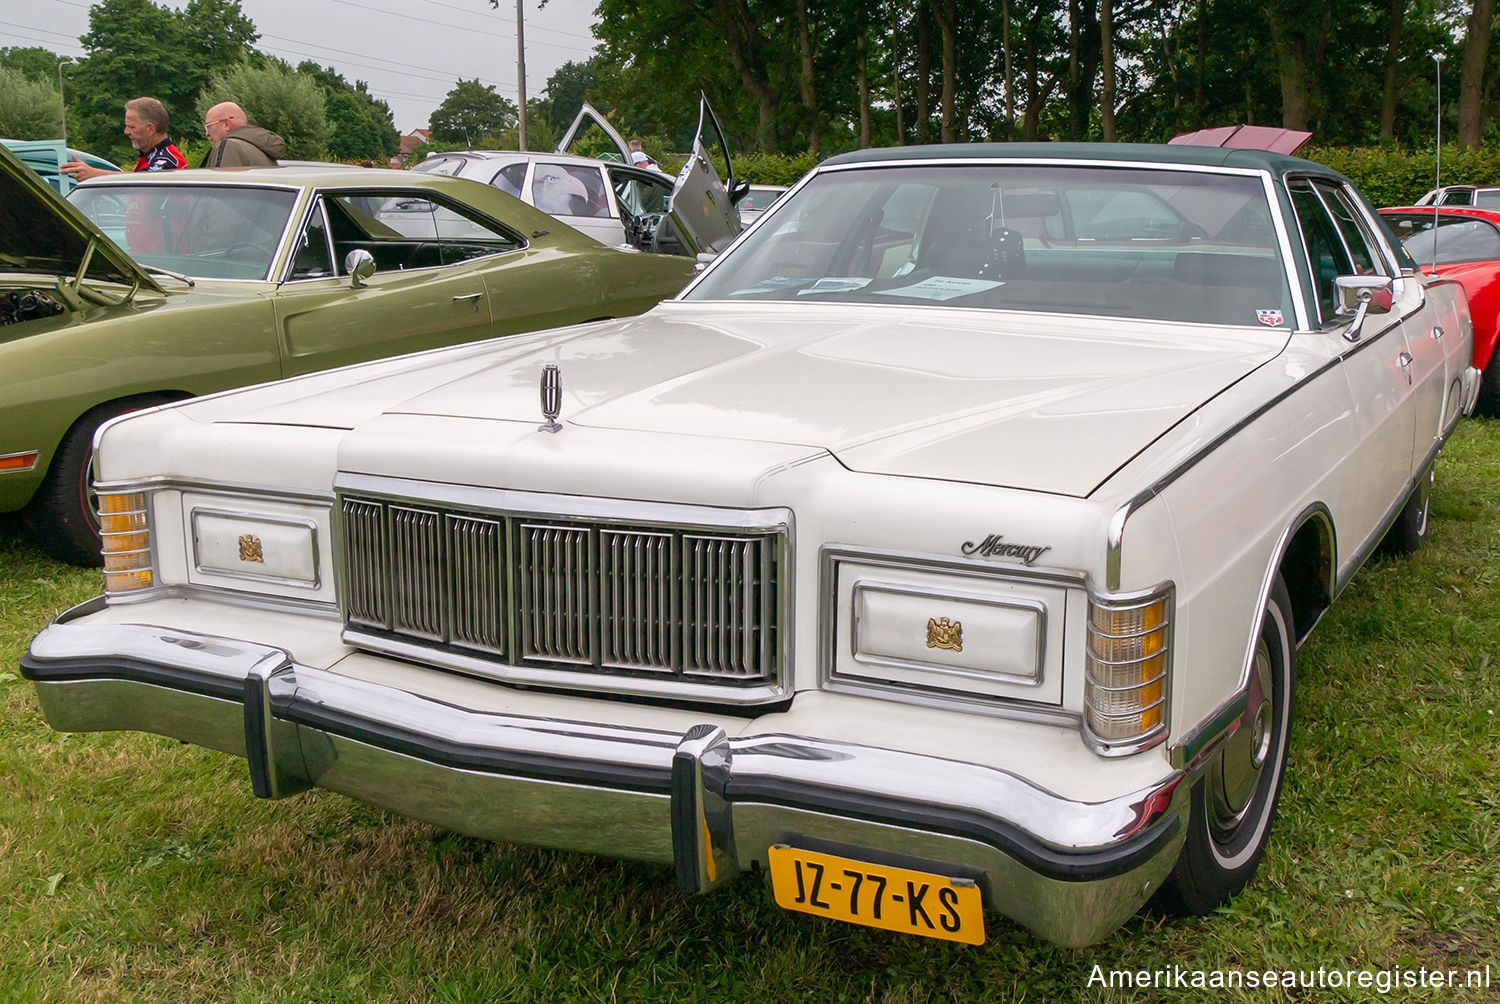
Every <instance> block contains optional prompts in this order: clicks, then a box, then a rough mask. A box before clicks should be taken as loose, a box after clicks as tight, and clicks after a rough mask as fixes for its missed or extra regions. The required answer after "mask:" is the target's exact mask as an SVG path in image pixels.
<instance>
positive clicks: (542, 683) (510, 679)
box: [343, 627, 789, 707]
mask: <svg viewBox="0 0 1500 1004" xmlns="http://www.w3.org/2000/svg"><path fill="white" fill-rule="evenodd" d="M343 638H344V641H345V642H346V643H348V644H350V645H353V646H355V647H357V648H362V649H366V650H368V651H372V652H377V653H380V654H384V655H390V656H394V657H396V658H398V659H406V660H408V661H410V662H416V663H421V664H422V665H425V666H435V667H438V668H440V669H450V670H454V671H456V672H460V673H464V674H467V675H470V676H477V677H481V678H483V679H486V680H495V681H498V682H500V683H509V684H515V685H519V686H526V687H531V688H533V689H543V690H586V691H589V692H592V693H605V694H626V695H630V696H633V697H652V698H656V699H658V700H667V701H677V702H682V703H686V704H712V705H722V706H732V707H751V706H754V705H760V704H770V703H774V702H776V701H781V700H784V699H785V698H786V697H787V696H788V693H789V691H788V688H787V686H786V683H785V682H784V681H782V680H777V681H774V682H772V683H769V684H763V685H760V686H754V687H727V686H722V685H715V684H713V683H712V682H708V681H707V679H706V678H704V677H701V676H685V677H683V678H681V679H677V678H668V677H665V676H663V675H652V676H651V677H650V678H642V677H630V676H619V675H611V674H608V673H600V672H576V673H575V672H568V671H567V670H561V669H539V668H535V667H531V666H525V665H520V664H518V663H516V662H512V661H505V662H497V661H495V660H493V659H484V658H480V657H479V656H470V655H465V654H464V653H463V652H462V651H460V650H458V649H457V647H456V646H451V647H445V646H443V645H442V644H441V643H439V642H434V643H433V644H432V645H431V646H428V645H422V644H419V643H417V642H412V641H405V640H403V639H400V638H392V637H390V636H389V635H385V634H376V633H374V632H370V631H362V630H360V629H358V628H355V627H346V628H345V629H344V632H343Z"/></svg>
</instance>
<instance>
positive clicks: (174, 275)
mask: <svg viewBox="0 0 1500 1004" xmlns="http://www.w3.org/2000/svg"><path fill="white" fill-rule="evenodd" d="M137 264H139V265H140V266H141V268H143V269H145V270H146V271H147V272H151V273H153V274H155V275H164V276H166V277H167V278H169V279H176V280H178V281H179V282H185V283H187V284H188V286H189V287H192V286H196V285H198V283H197V282H196V281H194V279H193V277H192V276H190V275H183V274H182V273H181V272H173V271H172V270H171V269H169V268H158V267H157V266H155V265H147V264H146V263H145V262H138V263H137Z"/></svg>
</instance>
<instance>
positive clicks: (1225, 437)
mask: <svg viewBox="0 0 1500 1004" xmlns="http://www.w3.org/2000/svg"><path fill="white" fill-rule="evenodd" d="M1402 320H1404V318H1401V319H1398V320H1397V321H1396V322H1394V323H1393V324H1392V325H1391V326H1389V327H1387V328H1385V329H1383V330H1381V331H1380V332H1378V333H1377V334H1375V335H1372V336H1370V337H1369V338H1361V339H1360V340H1359V341H1358V342H1355V343H1353V344H1352V345H1350V346H1348V348H1347V349H1345V350H1344V351H1343V352H1341V353H1340V354H1339V355H1337V356H1335V357H1333V358H1332V359H1329V360H1327V361H1326V362H1324V363H1323V365H1321V366H1319V367H1318V368H1317V369H1315V370H1313V371H1312V372H1311V373H1308V374H1306V375H1305V376H1303V377H1302V378H1300V379H1299V380H1297V381H1296V382H1295V383H1293V384H1291V385H1289V386H1287V387H1286V388H1284V389H1283V390H1282V391H1280V392H1279V393H1277V394H1276V395H1275V396H1273V397H1271V398H1268V399H1267V400H1266V401H1265V402H1264V403H1262V404H1261V405H1260V406H1259V407H1258V408H1256V409H1255V410H1254V411H1252V412H1250V413H1249V414H1248V415H1245V416H1244V417H1242V418H1240V419H1239V420H1238V421H1236V422H1235V423H1233V424H1232V425H1230V426H1229V427H1228V428H1226V429H1225V430H1224V431H1223V432H1221V433H1219V434H1218V435H1217V436H1215V437H1214V438H1213V439H1211V440H1209V441H1208V442H1207V443H1205V444H1203V445H1202V446H1201V447H1199V448H1198V449H1197V450H1195V451H1194V452H1193V453H1192V454H1191V455H1189V456H1187V457H1184V458H1183V459H1182V460H1181V461H1179V462H1178V464H1177V466H1175V467H1173V468H1172V469H1171V470H1169V471H1167V472H1166V473H1164V474H1162V475H1161V476H1160V477H1158V478H1157V479H1156V480H1155V481H1153V482H1152V483H1151V485H1150V486H1149V487H1147V488H1145V489H1143V490H1142V491H1140V492H1137V493H1136V494H1135V495H1134V496H1132V497H1131V498H1130V499H1128V500H1127V501H1125V502H1123V503H1121V504H1120V506H1119V507H1118V508H1116V509H1115V511H1114V513H1113V515H1111V516H1110V520H1109V529H1108V530H1107V532H1106V540H1105V573H1104V582H1105V586H1106V587H1107V588H1109V589H1118V588H1119V586H1120V551H1121V549H1122V548H1123V547H1124V543H1125V523H1126V522H1127V521H1128V520H1129V519H1130V517H1131V516H1133V515H1135V513H1136V512H1137V511H1138V510H1140V509H1141V508H1142V507H1143V506H1144V505H1145V504H1146V503H1147V502H1150V501H1151V500H1152V499H1153V498H1155V497H1156V496H1157V495H1159V494H1161V492H1162V490H1163V489H1165V488H1166V487H1167V486H1168V485H1170V484H1171V483H1172V482H1174V481H1176V480H1177V479H1178V478H1180V477H1182V476H1183V475H1184V474H1186V473H1187V472H1188V471H1190V470H1192V469H1193V468H1194V467H1196V466H1197V465H1198V464H1199V463H1200V462H1202V461H1203V459H1204V458H1205V457H1207V456H1208V455H1209V454H1210V453H1212V452H1213V451H1215V450H1217V449H1218V448H1219V447H1220V446H1223V445H1224V444H1225V443H1226V442H1228V441H1229V440H1231V439H1233V438H1234V437H1235V436H1237V435H1239V434H1240V433H1241V432H1243V431H1244V430H1245V429H1246V428H1248V427H1249V426H1250V425H1251V424H1253V423H1254V422H1256V421H1257V420H1259V419H1260V418H1261V417H1262V416H1263V415H1265V414H1266V413H1267V412H1268V411H1270V410H1271V409H1272V408H1274V407H1275V406H1276V405H1278V404H1280V403H1281V402H1282V401H1285V400H1286V399H1287V398H1289V397H1291V396H1292V395H1293V394H1296V393H1297V392H1299V391H1301V390H1303V389H1305V388H1306V387H1307V386H1308V385H1309V384H1311V383H1312V382H1313V381H1314V380H1317V379H1318V378H1319V377H1321V376H1323V375H1324V374H1325V373H1328V372H1329V371H1330V370H1333V369H1336V368H1337V367H1338V366H1340V365H1342V364H1343V362H1344V360H1345V359H1347V358H1349V357H1350V356H1352V355H1354V354H1355V353H1357V352H1362V351H1364V350H1365V349H1366V348H1367V347H1369V346H1372V345H1375V344H1376V343H1377V342H1378V341H1379V340H1380V339H1381V338H1384V337H1386V336H1387V335H1389V334H1390V333H1391V332H1393V331H1394V332H1399V331H1400V330H1401V322H1402Z"/></svg>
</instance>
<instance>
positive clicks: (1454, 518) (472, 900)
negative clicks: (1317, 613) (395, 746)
mask: <svg viewBox="0 0 1500 1004" xmlns="http://www.w3.org/2000/svg"><path fill="white" fill-rule="evenodd" d="M98 588H99V578H98V576H97V573H90V572H80V571H78V570H75V569H69V568H66V567H64V566H60V565H57V564H54V563H52V562H50V561H48V560H46V559H44V558H43V557H41V556H40V554H39V553H38V552H37V551H36V550H35V549H34V548H32V547H30V546H29V545H28V544H27V543H26V542H25V540H24V538H23V537H22V535H21V532H20V528H19V525H18V524H17V523H16V521H15V520H13V519H4V520H0V702H3V707H4V715H3V718H0V894H3V895H0V904H3V907H4V913H3V919H0V923H3V927H0V1002H9V1001H27V1002H29V1001H67V1002H74V1001H85V1002H86V1001H120V1000H125V1001H135V1000H139V1001H247V1002H249V1001H255V1002H259V1001H317V1002H365V1001H445V1002H457V1001H476V1002H477V1001H626V1000H636V1001H654V1000H672V1001H704V1002H720V1001H756V1002H761V1001H803V1000H812V1001H871V1002H892V1004H894V1002H927V1001H946V1000H979V999H989V1000H999V1001H1054V1000H1055V1001H1074V1000H1082V1001H1117V1000H1118V1001H1153V1000H1226V1001H1235V1000H1247V1001H1251V1000H1253V1001H1265V1000H1278V1001H1347V1000H1435V1001H1436V1000H1441V1001H1496V1000H1500V794H1497V788H1500V724H1497V721H1496V714H1495V712H1496V708H1497V706H1500V696H1497V695H1500V665H1497V664H1500V422H1495V421H1477V420H1468V421H1465V422H1464V423H1462V425H1461V426H1460V429H1459V432H1458V434H1457V435H1456V436H1455V437H1454V440H1453V441H1452V443H1451V444H1450V446H1449V449H1448V450H1447V452H1445V454H1444V455H1443V457H1442V459H1441V460H1440V461H1439V463H1438V479H1437V488H1436V490H1435V492H1434V495H1433V524H1432V534H1431V538H1430V540H1429V542H1428V544H1427V545H1426V546H1425V547H1424V548H1423V550H1422V551H1421V552H1419V553H1418V554H1417V555H1416V556H1415V557H1414V558H1411V559H1409V560H1390V559H1378V560H1376V561H1374V562H1372V563H1371V564H1370V565H1368V566H1367V567H1366V568H1365V569H1364V571H1362V572H1361V573H1360V574H1359V576H1358V577H1357V578H1356V579H1355V581H1354V582H1353V584H1352V585H1351V586H1350V587H1349V589H1348V590H1346V592H1345V593H1344V595H1343V596H1341V597H1340V598H1339V601H1338V602H1337V603H1336V604H1335V606H1334V608H1333V611H1332V612H1331V613H1330V614H1329V615H1328V617H1326V618H1325V620H1324V621H1323V623H1322V625H1321V626H1320V627H1319V629H1318V630H1317V632H1316V633H1315V634H1314V636H1313V638H1312V639H1311V640H1310V641H1309V643H1308V644H1307V645H1305V646H1304V647H1303V649H1302V651H1301V654H1300V665H1299V667H1298V669H1299V679H1298V689H1297V694H1296V712H1295V716H1296V717H1295V723H1294V729H1293V735H1292V759H1291V765H1290V768H1289V774H1288V781H1287V786H1286V789H1285V792H1284V793H1283V795H1282V800H1281V814H1280V817H1279V819H1278V821H1277V824H1276V828H1275V832H1274V835H1273V839H1272V844H1271V849H1270V851H1269V853H1268V855H1267V857H1266V859H1265V862H1264V864H1263V865H1262V867H1261V871H1260V874H1259V875H1258V876H1257V877H1256V879H1255V880H1254V882H1252V883H1251V885H1250V887H1249V889H1247V890H1246V892H1245V893H1244V894H1243V895H1241V896H1240V897H1239V898H1238V899H1237V900H1235V901H1234V903H1233V904H1232V905H1231V906H1230V907H1228V908H1226V909H1224V910H1222V911H1220V912H1219V913H1218V914H1216V915H1214V916H1211V917H1206V918H1199V919H1194V920H1164V919H1162V918H1161V917H1158V916H1153V915H1150V914H1142V915H1140V916H1137V917H1136V918H1135V919H1134V920H1132V921H1131V922H1130V923H1129V924H1127V925H1126V926H1125V927H1124V928H1123V929H1121V930H1120V931H1118V932H1117V933H1116V934H1115V935H1114V936H1113V937H1111V938H1110V939H1109V940H1108V941H1106V942H1104V943H1102V944H1100V945H1096V946H1093V947H1091V948H1086V949H1080V950H1064V949H1058V948H1054V947H1051V946H1049V945H1046V944H1044V943H1042V942H1040V941H1038V940H1037V939H1036V938H1035V937H1033V936H1032V935H1031V934H1030V933H1028V932H1027V931H1025V930H1023V929H1021V928H1018V927H1016V926H1014V925H1012V924H1010V923H1009V922H1007V921H1005V920H1004V919H1003V918H1000V917H996V916H991V917H990V918H989V928H990V941H989V943H988V944H987V945H985V946H984V947H983V948H978V949H974V948H964V947H958V946H951V945H946V944H941V943H938V942H932V941H922V940H917V939H903V938H901V937H899V936H896V935H889V934H885V933H883V932H878V931H871V930H865V929H861V928H854V927H848V926H843V925H838V924H835V923H833V922H828V921H820V920H816V919H813V918H808V917H803V916H800V915H795V914H788V913H784V912H782V911H780V910H779V909H777V908H776V907H775V905H774V904H773V903H772V902H771V900H770V895H769V892H768V890H767V889H766V888H765V887H764V886H763V885H761V884H760V883H758V882H756V881H754V880H750V879H746V880H744V881H742V882H740V883H738V884H736V885H734V886H732V887H731V888H729V889H728V890H726V891H721V892H717V893H714V894H712V895H710V896H705V897H699V898H696V899H691V900H689V899H684V898H683V897H682V896H681V895H680V894H679V893H678V892H677V890H676V885H675V882H674V879H673V876H672V874H671V872H670V870H669V869H666V868H657V867H648V866H644V865H636V864H629V863H621V862H616V861H610V860H606V859H602V858H591V857H582V856H577V855H569V854H559V853H552V852H548V851H540V850H535V849H531V848H523V847H514V846H509V845H497V844H490V843H486V842H483V841H479V840H473V839H469V838H466V837H460V836H455V835H453V834H450V833H445V832H443V831H441V830H438V829H436V828H434V827H432V826H428V825H425V824H421V823H414V822H410V821H408V820H405V819H402V818H399V817H395V816H391V815H388V814H386V813H384V812H381V811H379V810H377V809H374V808H371V807H369V806H366V805H364V804H361V803H358V802H355V801H352V800H350V799H348V798H345V797H342V796H339V795H334V794H331V793H327V792H312V793H308V794H304V795H300V796H297V797H294V798H291V799H287V800H284V801H277V802H265V801H258V800H257V799H255V798H254V797H253V796H252V795H251V793H250V785H249V781H248V775H247V772H246V768H245V764H244V762H243V761H241V760H239V759H236V758H233V757H229V756H225V755H221V754H218V753H215V752H212V751H208V750H204V749H199V748H196V747H191V746H184V745H181V744H178V743H176V742H173V741H169V740H165V739H161V738H157V737H154V736H146V735H139V734H126V733H108V734H94V735H64V734H59V733H54V732H52V731H51V730H50V729H48V728H47V726H46V725H45V724H44V722H43V721H42V718H41V715H40V712H39V711H38V708H37V703H36V698H35V695H34V694H33V692H32V690H31V687H30V685H29V684H28V683H26V682H25V681H24V680H21V679H20V678H19V676H18V675H17V673H16V671H15V670H16V664H17V662H18V660H19V659H20V656H21V654H22V652H23V651H24V650H25V647H26V644H27V642H28V641H29V640H30V638H31V637H32V635H33V634H34V633H35V632H36V631H37V630H38V629H40V628H41V627H42V626H43V625H44V624H45V623H46V622H47V621H48V619H49V618H51V617H52V616H53V615H54V614H56V613H57V612H58V611H60V610H62V609H63V608H65V607H67V606H68V605H70V604H72V603H75V602H78V601H81V600H83V599H86V598H87V597H89V596H90V595H92V594H93V593H94V592H96V591H97V589H98ZM1177 966H1180V967H1184V968H1185V969H1187V970H1192V969H1210V970H1212V969H1220V970H1228V969H1236V970H1256V971H1261V970H1266V969H1274V970H1281V969H1296V970H1307V971H1311V972H1312V973H1314V974H1316V971H1317V970H1318V969H1320V968H1322V969H1324V970H1346V969H1354V970H1367V971H1370V972H1372V973H1373V972H1375V971H1380V970H1384V971H1386V972H1389V971H1391V970H1393V969H1395V968H1396V967H1401V968H1402V969H1403V970H1416V969H1418V968H1419V967H1427V968H1428V969H1434V968H1436V969H1444V970H1446V969H1450V968H1451V969H1456V970H1466V969H1470V968H1476V967H1477V968H1479V969H1480V970H1481V971H1482V970H1483V969H1484V967H1486V966H1489V967H1490V982H1491V984H1492V985H1491V987H1490V988H1489V989H1473V988H1467V989H1466V988H1464V987H1463V986H1461V985H1460V986H1458V987H1454V988H1445V989H1421V988H1416V989H1397V990H1395V991H1393V992H1391V993H1389V994H1381V993H1380V990H1379V988H1378V987H1376V986H1372V987H1370V988H1368V989H1360V988H1358V987H1355V988H1353V989H1349V988H1325V989H1316V988H1314V989H1295V990H1288V989H1277V990H1275V991H1267V990H1264V989H1254V990H1251V989H1244V990H1234V989H1230V990H1212V991H1199V990H1191V989H1178V988H1175V987H1163V988H1158V989H1150V990H1121V989H1109V988H1107V987H1102V986H1100V985H1098V981H1097V979H1095V977H1096V974H1097V975H1102V974H1104V973H1108V972H1109V971H1111V970H1126V969H1128V970H1139V969H1152V970H1157V969H1166V970H1171V969H1172V967H1177ZM1096 967H1097V968H1096ZM1462 979H1463V977H1462V975H1460V981H1462ZM1331 982H1334V980H1333V979H1332V978H1329V977H1325V983H1331Z"/></svg>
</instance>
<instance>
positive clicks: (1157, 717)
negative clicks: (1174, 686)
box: [1083, 586, 1172, 753]
mask: <svg viewBox="0 0 1500 1004" xmlns="http://www.w3.org/2000/svg"><path fill="white" fill-rule="evenodd" d="M1171 639H1172V590H1171V588H1170V586H1169V587H1166V588H1163V589H1160V590H1156V591H1154V592H1152V593H1149V594H1147V595H1144V596H1133V597H1129V598H1123V597H1122V598H1114V597H1106V596H1097V595H1091V596H1090V597H1089V619H1088V651H1087V654H1086V656H1085V659H1084V670H1085V677H1084V684H1083V705H1084V707H1083V711H1084V714H1083V720H1084V727H1085V729H1086V730H1087V732H1088V734H1089V736H1090V737H1091V738H1092V739H1093V740H1094V745H1095V746H1096V747H1101V748H1102V749H1103V750H1104V751H1107V752H1120V753H1124V752H1130V751H1132V750H1135V749H1139V748H1141V747H1142V746H1145V745H1149V744H1150V740H1153V739H1156V738H1158V737H1160V736H1163V735H1165V734H1166V721H1167V718H1166V709H1167V683H1168V679H1167V673H1168V670H1169V668H1170V665H1171ZM1122 745H1123V746H1126V747H1128V748H1127V749H1117V748H1116V747H1118V746H1122Z"/></svg>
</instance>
